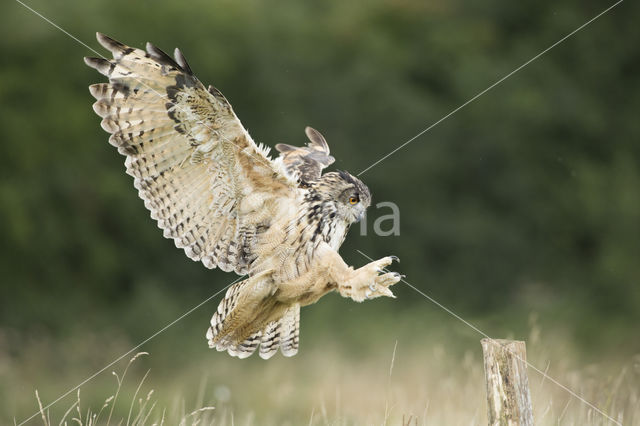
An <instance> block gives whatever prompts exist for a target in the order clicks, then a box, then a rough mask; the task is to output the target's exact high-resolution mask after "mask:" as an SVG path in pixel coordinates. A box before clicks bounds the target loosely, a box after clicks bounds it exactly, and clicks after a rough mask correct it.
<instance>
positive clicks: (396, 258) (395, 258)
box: [389, 255, 400, 263]
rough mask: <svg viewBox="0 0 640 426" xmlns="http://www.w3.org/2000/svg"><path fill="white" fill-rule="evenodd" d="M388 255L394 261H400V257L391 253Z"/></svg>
mask: <svg viewBox="0 0 640 426" xmlns="http://www.w3.org/2000/svg"><path fill="white" fill-rule="evenodd" d="M389 257H390V258H391V260H393V261H394V262H398V263H400V259H399V258H398V256H394V255H391V256H389Z"/></svg>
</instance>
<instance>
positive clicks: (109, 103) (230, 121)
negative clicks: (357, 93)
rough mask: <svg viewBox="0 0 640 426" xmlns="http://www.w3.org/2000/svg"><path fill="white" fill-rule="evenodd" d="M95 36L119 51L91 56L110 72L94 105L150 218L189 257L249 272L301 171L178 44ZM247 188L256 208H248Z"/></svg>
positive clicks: (96, 88)
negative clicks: (258, 140)
mask: <svg viewBox="0 0 640 426" xmlns="http://www.w3.org/2000/svg"><path fill="white" fill-rule="evenodd" d="M97 38H98V41H99V42H100V44H102V45H103V46H104V47H105V48H107V49H108V50H109V51H110V52H111V53H112V55H113V59H104V58H85V62H86V63H87V65H89V66H90V67H93V68H95V69H96V70H98V71H99V72H100V73H102V74H104V75H105V76H107V77H108V78H109V83H99V84H93V85H91V86H90V87H89V90H90V93H91V94H92V95H93V96H94V97H95V98H96V102H95V103H94V105H93V108H94V111H95V112H96V113H97V114H98V115H99V116H100V117H102V123H101V125H102V127H103V128H104V129H105V130H106V131H107V132H109V133H111V136H110V138H109V142H110V143H111V144H112V145H114V146H116V147H117V148H118V152H120V153H121V154H123V155H125V156H126V157H127V158H126V160H125V166H126V171H127V173H128V174H130V175H131V176H133V177H134V186H135V187H136V188H137V189H138V194H139V195H140V197H141V198H142V199H143V200H144V203H145V206H146V207H147V208H148V209H149V210H150V212H151V217H152V218H153V219H155V220H157V222H158V226H159V227H160V228H161V229H162V230H163V235H164V236H165V237H167V238H172V239H173V240H174V242H175V244H176V246H177V247H179V248H183V249H184V250H185V253H186V254H187V256H189V257H190V258H191V259H194V260H198V261H202V262H203V263H204V265H205V266H206V267H208V268H214V267H219V268H221V269H223V270H225V271H231V270H233V271H235V272H237V273H238V274H245V273H247V272H248V266H249V265H250V263H251V261H252V259H254V258H255V257H256V253H254V252H253V251H252V249H251V247H252V244H251V241H252V239H255V238H256V237H257V236H258V235H259V234H260V232H264V231H265V230H266V229H268V227H269V225H270V218H272V217H273V215H269V214H266V215H265V214H264V211H265V210H268V208H270V209H272V210H273V208H274V206H277V205H278V203H283V202H285V200H290V199H291V198H292V197H294V196H295V195H294V194H293V193H294V192H295V191H297V190H298V189H297V182H296V179H295V177H294V176H293V174H292V173H290V172H289V171H288V170H287V168H286V166H285V165H283V163H282V161H281V160H278V161H273V160H271V159H270V158H269V157H268V155H267V154H268V150H267V149H265V148H263V147H262V146H258V145H256V144H255V142H254V141H253V140H252V139H251V137H250V136H249V134H248V133H247V131H246V130H245V129H244V127H243V126H242V124H241V123H240V121H239V120H238V118H237V117H236V115H235V113H234V112H233V109H232V108H231V105H230V104H229V102H228V101H227V100H226V98H225V97H224V96H223V95H222V93H220V91H218V90H217V89H215V88H213V87H209V88H205V87H204V85H203V84H202V83H201V82H200V81H199V80H198V79H197V78H196V77H195V76H194V75H193V72H192V70H191V67H190V66H189V65H188V63H187V61H186V59H185V58H184V55H183V54H182V52H180V51H179V50H178V49H176V50H175V59H173V58H171V57H170V56H169V55H167V54H166V53H165V52H163V51H162V50H160V49H158V48H157V47H155V46H154V45H152V44H150V43H147V46H146V52H145V51H144V50H141V49H137V48H133V47H129V46H127V45H125V44H123V43H120V42H118V41H116V40H113V39H111V38H109V37H107V36H105V35H103V34H100V33H98V34H97ZM327 150H328V147H327ZM249 196H250V197H251V199H252V202H251V203H247V204H248V205H250V208H248V209H247V208H245V209H242V208H241V206H243V205H244V204H243V200H244V199H245V198H247V197H249ZM256 200H257V201H256ZM267 207H268V208H267Z"/></svg>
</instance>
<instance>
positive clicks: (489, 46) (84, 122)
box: [0, 0, 640, 336]
mask: <svg viewBox="0 0 640 426" xmlns="http://www.w3.org/2000/svg"><path fill="white" fill-rule="evenodd" d="M30 5H31V6H32V7H34V8H35V9H36V10H38V11H39V12H41V13H42V14H44V15H45V16H47V17H49V18H50V19H52V20H53V21H54V22H56V23H57V24H59V25H60V26H62V27H63V28H65V29H66V30H68V31H69V32H70V33H72V34H73V35H75V36H77V37H78V38H79V39H81V40H82V41H84V42H87V43H88V44H89V45H90V46H92V47H94V48H98V47H97V43H96V42H95V41H94V35H93V34H94V32H95V31H96V30H98V31H101V32H104V33H106V34H108V35H110V36H113V37H115V38H116V39H120V40H122V41H123V42H126V43H128V44H131V45H135V46H138V47H141V46H143V43H144V42H145V41H146V40H150V41H153V42H154V43H155V44H156V45H158V46H159V47H161V48H163V49H165V50H167V51H170V50H171V49H172V48H173V47H174V46H176V45H177V46H180V47H181V48H182V50H183V52H184V53H185V55H186V56H187V58H188V60H189V61H190V64H191V66H192V68H193V69H194V70H195V71H196V74H197V75H198V76H199V77H200V79H201V80H202V81H203V82H205V83H213V84H214V85H216V86H217V87H218V88H219V89H220V90H222V91H223V92H224V93H225V95H226V96H227V97H228V98H229V99H230V100H231V102H232V104H233V105H234V108H235V110H236V112H237V114H238V115H239V116H240V118H241V119H242V121H243V123H244V124H245V126H246V127H247V128H248V129H249V130H250V132H251V134H252V135H253V136H254V138H255V139H256V140H258V141H261V142H265V143H267V144H269V145H271V146H273V145H274V144H276V143H278V142H287V143H293V144H299V143H302V142H303V140H304V135H303V133H302V129H303V128H304V126H305V125H312V126H314V127H316V128H318V129H320V130H321V131H322V132H323V133H324V134H325V136H326V137H327V139H328V140H329V143H330V144H331V147H332V152H333V153H334V155H335V157H336V158H337V161H336V167H337V168H340V169H347V170H351V171H353V172H356V173H357V172H359V171H361V170H363V169H364V168H366V167H367V166H369V165H370V164H371V163H373V162H374V161H376V160H378V159H379V158H380V157H381V156H383V155H384V154H386V153H388V152H389V151H391V150H392V149H394V148H395V147H397V146H398V145H399V144H401V143H402V142H404V141H406V140H407V139H409V138H411V137H412V136H414V135H415V134H416V133H418V132H419V131H421V130H423V129H424V128H426V127H427V126H429V125H430V124H431V123H433V122H435V121H436V120H438V119H439V118H441V117H442V116H443V115H445V114H446V113H448V112H449V111H451V110H452V109H454V108H456V107H457V106H459V105H460V104H462V103H463V102H465V101H466V100H468V99H469V98H471V97H472V96H473V95H475V94H476V93H478V92H480V91H481V90H483V89H484V88H486V87H487V86H489V85H490V84H492V83H493V82H495V81H496V80H497V79H499V78H500V77H502V76H503V75H505V74H507V73H508V72H510V71H512V70H513V69H514V68H516V67H517V66H519V65H520V64H522V63H523V62H525V61H526V60H528V59H530V58H531V57H533V56H534V55H536V54H537V53H539V52H540V51H541V50H542V49H544V48H546V47H547V46H549V45H550V44H551V43H553V42H555V41H557V40H558V39H559V38H560V37H562V36H564V35H565V34H567V33H568V32H570V31H572V30H573V29H575V28H576V27H578V26H579V25H581V24H583V23H584V22H585V21H586V20H587V19H589V18H591V17H592V16H594V15H595V14H596V13H598V12H599V11H600V10H601V9H602V8H603V7H604V6H603V5H600V4H593V2H590V3H589V4H585V3H584V2H579V1H575V0H572V1H569V2H565V3H564V4H558V3H557V2H534V1H526V2H504V1H491V2H483V3H477V2H470V1H459V2H449V3H441V2H422V1H413V0H406V1H399V2H390V1H381V0H377V1H373V2H368V3H367V4H366V5H365V4H363V3H358V2H339V1H330V2H321V3H314V2H298V1H278V2H258V1H255V0H254V1H249V2H232V1H218V2H212V1H194V2H189V4H188V5H185V3H182V2H175V1H154V2H130V1H123V0H110V1H95V2H84V3H83V2H66V3H60V4H58V3H50V2H49V3H48V2H44V1H41V0H40V1H33V2H30ZM638 12H639V10H638V5H637V4H635V3H633V2H630V3H626V2H625V3H623V4H622V5H621V6H619V7H618V8H616V9H614V10H613V11H612V12H611V13H610V14H608V15H606V16H604V17H603V18H601V19H600V20H598V21H596V22H595V23H593V24H592V25H590V26H589V27H587V28H585V29H584V30H583V31H581V32H579V33H578V34H576V35H575V36H574V37H572V38H571V39H569V40H567V41H566V42H565V43H563V44H562V45H560V46H558V47H557V48H556V49H554V50H552V51H551V52H549V53H548V54H546V55H545V56H543V57H541V58H540V59H538V60H537V61H535V62H534V63H532V64H531V65H529V66H528V67H527V68H525V69H523V70H522V71H520V72H519V73H517V74H515V75H514V76H513V77H511V78H510V79H508V80H507V81H505V82H504V83H503V84H501V85H500V86H498V87H496V88H495V89H494V90H492V91H491V92H489V93H487V94H486V95H484V96H483V97H481V98H479V99H478V100H477V101H475V102H474V103H472V104H470V105H469V106H467V107H466V108H465V109H463V110H461V111H460V112H458V113H457V114H455V115H453V116H452V117H450V118H449V119H448V120H446V121H444V122H443V123H441V124H440V125H438V126H437V127H435V128H434V129H433V130H431V131H429V132H427V133H426V134H425V135H423V136H422V137H420V138H419V139H417V140H415V141H414V142H412V143H411V144H410V145H408V146H407V147H406V148H405V149H403V150H401V151H399V152H398V153H396V154H394V155H392V156H391V157H390V158H388V159H387V160H385V161H384V162H382V163H381V164H379V165H378V166H376V167H375V168H373V169H371V170H369V171H367V172H366V173H365V174H363V176H362V177H363V179H364V181H365V182H366V183H367V184H368V185H369V186H370V188H371V189H372V193H373V195H374V203H375V202H379V201H382V200H390V201H393V202H395V203H397V204H398V205H399V206H400V208H401V214H402V216H401V222H402V223H401V236H399V237H386V238H378V237H375V236H373V235H372V233H371V232H370V233H369V236H367V237H366V238H364V237H357V236H354V235H352V236H351V237H350V238H349V241H348V242H347V244H346V245H345V246H344V248H343V250H342V252H343V253H344V255H345V257H346V258H348V259H349V260H350V261H351V262H352V263H353V264H357V265H359V264H362V263H364V262H365V259H363V258H362V257H361V256H360V255H359V254H357V253H355V250H354V249H355V248H361V249H362V250H363V251H364V252H365V253H367V254H369V255H370V256H372V257H376V256H382V255H385V254H388V253H393V254H396V255H398V256H399V257H400V258H401V259H402V261H403V262H402V264H401V269H402V272H403V273H405V274H406V275H407V276H408V280H409V281H410V282H412V283H413V284H414V285H416V286H418V287H420V288H422V289H424V290H425V291H426V292H428V293H429V294H431V295H433V296H434V297H435V298H436V299H438V300H441V301H442V302H443V303H445V304H446V305H448V306H455V307H456V308H457V309H461V310H463V311H466V312H475V313H477V314H489V313H493V314H495V313H496V312H505V311H503V308H502V307H501V306H503V305H505V304H506V305H509V309H510V310H511V309H514V310H517V309H524V310H525V311H527V310H531V309H544V308H545V307H549V306H551V307H554V308H558V309H563V310H568V311H571V312H573V311H575V312H576V313H577V314H576V315H577V317H573V319H575V318H582V319H588V318H591V319H592V321H582V322H580V323H578V324H582V325H580V327H583V328H584V329H585V330H586V329H588V330H591V327H592V326H593V325H594V324H593V323H594V322H598V323H599V325H601V324H608V322H609V321H610V322H611V323H612V324H613V323H620V321H621V320H623V322H628V323H631V322H633V321H636V322H637V320H638V319H640V317H639V316H638V315H639V314H638V312H640V311H638V309H637V306H638V305H639V304H640V287H638V280H639V278H640V267H639V266H638V265H639V263H638V262H637V256H638V253H639V252H640V251H639V249H640V232H639V231H640V229H639V226H640V225H639V224H640V192H638V187H640V169H639V166H638V164H639V162H638V160H639V159H640V146H639V145H638V144H637V141H638V139H639V136H640V125H639V120H638V119H637V112H638V110H640V84H639V80H638V77H637V69H638V65H639V64H640V56H639V55H638V50H637V46H638V44H639V43H640V33H639V32H638V31H637V22H636V18H635V17H637V16H638ZM0 24H1V25H0V35H1V37H0V54H1V55H2V58H3V65H2V67H1V68H0V81H1V82H2V83H1V84H0V129H1V130H0V132H1V134H2V144H1V145H0V233H1V235H2V239H0V268H2V271H3V277H2V281H3V284H2V287H1V288H2V290H1V291H2V294H1V297H0V324H2V326H3V327H7V328H13V329H16V330H18V331H19V332H28V331H34V330H35V331H42V330H46V331H48V332H53V333H66V332H68V331H69V330H70V329H73V327H77V326H81V327H86V328H90V327H92V326H99V327H106V326H108V325H109V324H110V323H112V322H113V318H114V315H116V316H117V315H119V314H120V313H123V312H124V313H126V312H135V314H129V313H127V314H125V315H124V316H123V317H118V319H119V320H120V319H121V318H122V320H123V321H124V322H129V323H130V325H132V324H139V323H140V322H141V321H143V319H141V318H146V316H147V315H148V316H149V317H151V318H155V319H157V320H158V321H160V322H161V323H162V322H163V321H168V320H169V319H170V318H168V317H167V316H166V315H162V313H159V312H157V311H156V310H155V309H154V307H153V306H151V304H152V300H146V299H145V297H147V296H146V295H147V294H148V291H147V290H149V289H152V288H157V287H160V288H162V289H163V290H162V292H169V293H172V294H174V295H175V297H174V298H173V301H174V302H175V310H176V312H177V313H179V312H181V309H182V308H183V307H184V306H191V305H193V304H194V303H192V302H193V301H194V300H200V299H201V298H202V297H203V295H204V296H205V297H206V296H207V295H209V294H212V293H213V292H214V291H215V290H216V289H218V288H221V286H223V285H224V284H226V283H228V282H230V281H231V280H232V277H231V276H230V275H225V274H221V273H219V272H215V271H214V272H210V271H207V270H205V269H204V268H203V267H202V266H201V265H199V264H195V263H192V262H190V261H189V260H187V259H186V257H185V256H184V255H183V253H181V252H180V251H179V250H176V249H175V247H173V244H172V243H171V242H170V241H167V240H164V239H162V237H161V233H160V232H159V230H158V229H157V228H156V226H155V224H154V223H153V222H152V221H151V220H150V219H149V217H148V213H147V212H146V211H145V209H144V207H143V204H142V202H141V201H140V200H138V199H137V196H136V193H135V190H134V189H133V187H132V185H131V179H130V178H129V177H128V176H126V175H125V174H124V167H123V165H122V161H123V159H122V158H121V157H120V156H119V155H118V154H117V153H116V152H115V150H114V149H113V148H112V147H110V146H109V145H108V143H107V135H106V133H104V132H103V131H102V130H101V129H100V128H99V124H98V123H99V119H98V118H97V117H96V116H95V115H94V114H93V112H92V110H91V107H90V105H91V103H92V99H91V97H90V95H89V93H88V90H87V86H88V85H89V84H91V83H94V82H97V81H103V78H102V77H101V76H99V75H98V74H97V73H95V72H94V71H93V70H90V69H88V68H87V67H85V66H84V64H83V62H82V56H85V55H95V54H94V53H92V52H91V51H89V50H88V49H86V48H85V47H83V46H81V45H79V44H78V43H76V42H75V41H73V40H71V39H70V38H69V37H67V36H66V35H64V34H63V33H61V32H60V31H58V30H57V29H55V28H53V27H51V26H50V25H49V24H47V23H46V22H44V21H43V20H42V19H40V18H39V17H37V16H35V15H34V14H32V13H31V12H29V11H28V10H26V9H25V8H23V7H22V6H20V5H19V4H18V3H11V2H9V3H7V4H5V5H4V6H3V13H2V18H0ZM100 52H101V53H105V52H103V51H102V50H100ZM371 214H372V215H374V216H375V214H376V212H375V210H373V211H372V212H371ZM399 292H400V295H401V297H400V298H399V299H398V300H397V301H394V302H393V305H392V304H391V303H386V304H379V305H380V306H379V307H378V309H384V308H383V306H393V308H392V309H398V308H405V307H406V306H407V305H409V304H412V303H415V300H417V299H416V295H415V294H414V293H411V291H410V290H408V289H399ZM327 303H329V302H327ZM140 306H143V307H144V308H143V309H139V307H140ZM514 307H515V308H514ZM141 312H142V314H141ZM127 315H134V316H135V315H142V317H138V316H136V317H135V318H133V317H132V318H131V319H127V318H128V316H127ZM79 318H82V320H80V321H79V320H78V319H79ZM172 318H173V317H172ZM596 318H597V320H596ZM79 323H80V324H79ZM144 323H145V324H146V325H147V327H143V326H140V327H139V331H138V332H135V331H132V333H133V334H134V335H138V333H139V334H140V335H142V336H143V335H145V333H148V332H149V331H151V330H154V329H156V328H157V327H155V325H156V323H153V324H151V323H150V322H149V323H147V322H146V320H145V322H144ZM70 324H71V325H70ZM112 326H114V327H118V326H122V324H118V325H112ZM132 328H133V329H135V327H133V326H132Z"/></svg>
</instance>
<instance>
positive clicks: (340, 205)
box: [323, 171, 371, 224]
mask: <svg viewBox="0 0 640 426" xmlns="http://www.w3.org/2000/svg"><path fill="white" fill-rule="evenodd" d="M323 181H325V182H326V185H323V186H324V190H325V191H323V192H325V194H326V195H327V196H328V197H329V198H330V199H331V201H332V204H333V205H334V207H335V209H336V216H337V218H339V219H342V220H343V221H345V222H347V223H348V224H352V223H354V222H358V221H359V220H361V219H362V218H363V217H364V213H365V211H366V210H367V207H369V205H370V204H371V193H370V192H369V188H367V186H366V185H365V184H364V183H362V181H361V180H360V179H358V178H357V177H355V176H353V175H351V174H349V173H347V172H344V171H337V172H330V173H326V174H325V175H324V176H323Z"/></svg>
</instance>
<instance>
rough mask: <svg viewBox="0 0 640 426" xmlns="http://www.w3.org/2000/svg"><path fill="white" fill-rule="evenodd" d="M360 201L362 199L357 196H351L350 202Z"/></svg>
mask: <svg viewBox="0 0 640 426" xmlns="http://www.w3.org/2000/svg"><path fill="white" fill-rule="evenodd" d="M358 201H360V199H359V198H358V197H356V196H354V197H349V204H352V205H353V204H358Z"/></svg>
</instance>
